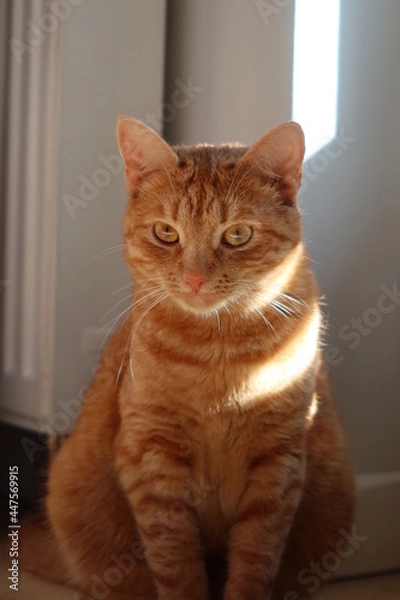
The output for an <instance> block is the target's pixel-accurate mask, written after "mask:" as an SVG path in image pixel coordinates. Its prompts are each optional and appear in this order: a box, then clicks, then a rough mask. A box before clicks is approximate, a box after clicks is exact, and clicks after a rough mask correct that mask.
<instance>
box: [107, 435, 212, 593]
mask: <svg viewBox="0 0 400 600" xmlns="http://www.w3.org/2000/svg"><path fill="white" fill-rule="evenodd" d="M116 465H117V472H118V475H119V479H120V481H121V484H122V486H123V488H124V490H125V493H126V495H127V498H128V500H129V502H130V504H131V506H132V508H133V513H134V516H135V519H136V523H137V527H138V530H139V533H140V536H141V539H142V541H143V545H144V548H145V556H146V561H147V563H148V565H149V567H150V569H151V571H152V574H153V577H154V581H155V585H156V588H157V594H158V599H159V600H188V599H189V598H190V600H206V599H207V598H208V581H207V575H206V569H205V565H204V563H203V559H202V554H203V552H202V544H201V539H200V533H199V526H198V521H197V515H196V513H195V511H194V508H193V506H191V505H190V503H188V502H187V501H185V498H186V499H187V497H188V481H190V456H188V454H187V447H186V449H184V450H182V447H181V445H180V444H179V443H177V441H176V440H174V439H171V438H169V437H168V436H166V435H165V434H163V433H161V432H151V433H148V434H147V435H139V434H138V432H137V431H136V432H135V435H134V436H125V438H124V436H123V432H121V435H120V439H119V442H118V446H117V455H116Z"/></svg>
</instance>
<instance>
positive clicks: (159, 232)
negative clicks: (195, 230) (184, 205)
mask: <svg viewBox="0 0 400 600" xmlns="http://www.w3.org/2000/svg"><path fill="white" fill-rule="evenodd" d="M154 235H155V236H156V237H157V238H158V239H159V240H160V241H161V242H165V243H166V244H174V243H175V242H178V241H179V233H178V232H177V230H176V229H175V228H174V227H171V225H168V224H167V223H161V222H159V223H156V224H155V225H154Z"/></svg>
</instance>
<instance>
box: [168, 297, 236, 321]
mask: <svg viewBox="0 0 400 600" xmlns="http://www.w3.org/2000/svg"><path fill="white" fill-rule="evenodd" d="M176 301H177V303H178V305H179V306H180V308H182V309H183V310H184V311H185V312H191V313H193V314H197V315H203V316H206V315H211V314H212V313H214V312H215V311H216V310H218V309H219V308H222V306H223V305H224V304H225V302H224V301H222V300H221V298H218V297H216V296H214V295H213V294H185V295H184V296H183V295H182V296H179V297H176Z"/></svg>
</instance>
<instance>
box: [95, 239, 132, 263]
mask: <svg viewBox="0 0 400 600" xmlns="http://www.w3.org/2000/svg"><path fill="white" fill-rule="evenodd" d="M125 246H126V244H118V245H117V246H111V247H110V248H106V249H105V250H101V251H100V252H98V253H97V254H95V255H94V256H92V257H91V258H89V260H88V261H87V263H86V264H91V263H92V262H94V261H95V260H97V259H98V258H104V257H105V256H109V255H110V254H113V253H114V252H121V250H122V249H123V248H125Z"/></svg>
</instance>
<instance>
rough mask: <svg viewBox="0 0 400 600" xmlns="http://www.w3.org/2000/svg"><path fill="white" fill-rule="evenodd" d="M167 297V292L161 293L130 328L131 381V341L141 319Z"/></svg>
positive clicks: (130, 359)
mask: <svg viewBox="0 0 400 600" xmlns="http://www.w3.org/2000/svg"><path fill="white" fill-rule="evenodd" d="M168 296H169V294H168V292H163V293H162V294H161V295H160V296H159V297H158V298H157V299H156V300H154V301H153V302H152V303H151V304H150V306H148V307H147V308H146V309H145V310H144V311H143V312H142V314H141V316H140V317H139V319H138V320H137V321H136V323H135V324H134V326H133V328H132V333H131V339H130V353H129V354H130V358H129V368H130V372H131V377H132V381H133V379H134V373H133V366H132V342H133V339H134V337H135V335H136V332H137V330H138V327H139V325H140V323H141V322H142V321H143V319H144V318H145V316H146V315H148V313H149V312H150V311H151V310H152V309H153V308H154V307H155V306H157V304H159V303H160V302H162V301H163V300H165V298H167V297H168Z"/></svg>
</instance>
